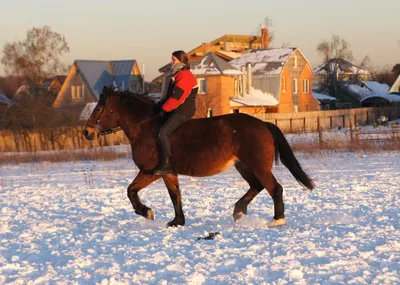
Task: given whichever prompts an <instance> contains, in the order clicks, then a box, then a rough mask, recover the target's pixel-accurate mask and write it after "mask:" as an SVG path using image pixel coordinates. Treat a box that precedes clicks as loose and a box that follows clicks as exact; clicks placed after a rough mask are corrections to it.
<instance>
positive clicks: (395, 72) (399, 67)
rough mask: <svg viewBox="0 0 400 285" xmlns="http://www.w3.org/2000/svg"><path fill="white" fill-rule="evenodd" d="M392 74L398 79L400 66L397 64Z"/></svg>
mask: <svg viewBox="0 0 400 285" xmlns="http://www.w3.org/2000/svg"><path fill="white" fill-rule="evenodd" d="M392 73H394V75H395V76H396V77H397V76H399V74H400V64H399V63H397V64H396V65H395V66H393V68H392Z"/></svg>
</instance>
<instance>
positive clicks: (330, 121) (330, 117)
mask: <svg viewBox="0 0 400 285" xmlns="http://www.w3.org/2000/svg"><path fill="white" fill-rule="evenodd" d="M329 124H330V126H331V129H332V126H333V125H332V116H329Z"/></svg>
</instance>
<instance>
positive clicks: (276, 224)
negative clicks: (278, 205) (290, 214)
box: [267, 218, 286, 228]
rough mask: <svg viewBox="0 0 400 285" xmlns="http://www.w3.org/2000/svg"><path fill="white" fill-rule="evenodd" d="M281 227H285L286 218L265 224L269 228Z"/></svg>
mask: <svg viewBox="0 0 400 285" xmlns="http://www.w3.org/2000/svg"><path fill="white" fill-rule="evenodd" d="M283 225H286V218H282V219H279V220H275V219H273V220H272V221H270V222H269V223H268V224H267V226H268V227H269V228H276V227H282V226H283Z"/></svg>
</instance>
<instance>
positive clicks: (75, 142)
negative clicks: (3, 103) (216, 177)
mask: <svg viewBox="0 0 400 285" xmlns="http://www.w3.org/2000/svg"><path fill="white" fill-rule="evenodd" d="M382 115H384V116H386V117H388V118H389V120H395V119H399V118H400V105H397V106H392V107H382V108H358V109H344V110H332V111H314V112H300V113H267V114H258V115H254V116H255V117H257V118H259V119H261V120H263V121H269V122H272V123H274V124H276V125H277V126H278V127H279V128H280V129H282V131H283V132H285V133H289V132H304V131H307V132H310V131H318V130H321V129H322V130H323V129H325V130H327V129H333V128H338V127H342V128H349V127H351V126H353V127H354V126H355V125H356V124H358V125H360V126H362V125H370V124H373V123H375V122H376V120H377V118H379V117H380V116H382ZM82 129H83V127H82V126H79V127H62V128H58V129H45V130H35V131H34V132H28V131H18V132H10V131H0V152H32V151H48V150H70V149H85V148H93V147H98V146H104V145H118V144H128V143H129V141H128V139H127V138H126V137H125V135H124V133H123V132H117V133H116V134H111V135H107V136H104V137H100V139H99V140H94V141H88V140H86V139H85V138H84V137H83V136H82V135H81V132H82Z"/></svg>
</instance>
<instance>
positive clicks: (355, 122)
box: [354, 114, 357, 125]
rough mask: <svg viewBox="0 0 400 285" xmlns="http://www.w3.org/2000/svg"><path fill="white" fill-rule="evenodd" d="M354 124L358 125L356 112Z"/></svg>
mask: <svg viewBox="0 0 400 285" xmlns="http://www.w3.org/2000/svg"><path fill="white" fill-rule="evenodd" d="M354 125H357V114H354Z"/></svg>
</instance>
